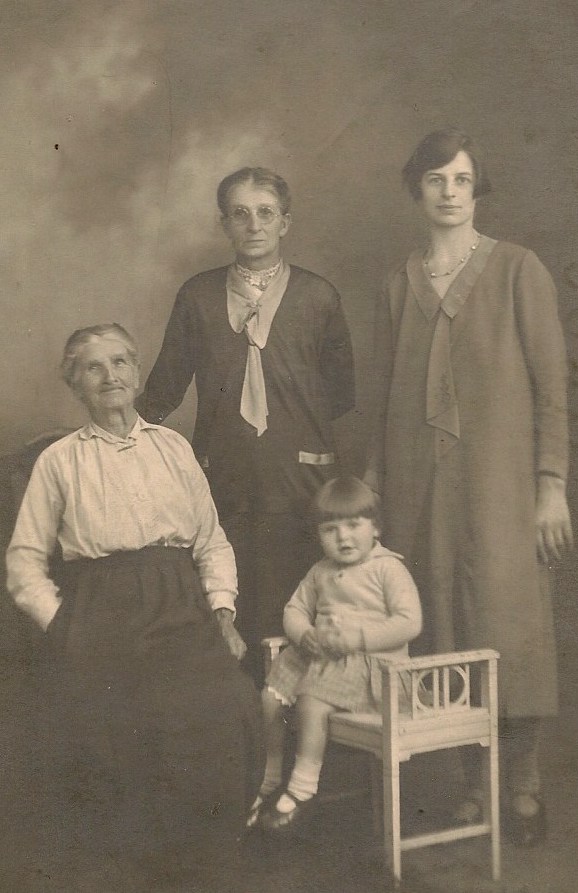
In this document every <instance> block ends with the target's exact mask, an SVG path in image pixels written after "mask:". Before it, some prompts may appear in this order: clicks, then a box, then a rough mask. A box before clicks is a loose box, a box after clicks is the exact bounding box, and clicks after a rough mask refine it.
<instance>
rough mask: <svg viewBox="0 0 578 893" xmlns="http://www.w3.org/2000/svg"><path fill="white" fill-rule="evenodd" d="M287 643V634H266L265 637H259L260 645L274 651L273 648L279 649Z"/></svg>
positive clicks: (266, 649)
mask: <svg viewBox="0 0 578 893" xmlns="http://www.w3.org/2000/svg"><path fill="white" fill-rule="evenodd" d="M288 644H289V639H288V638H287V636H267V638H266V639H261V647H262V648H263V649H264V650H265V651H274V650H275V649H277V650H279V651H280V650H281V648H285V646H286V645H288Z"/></svg>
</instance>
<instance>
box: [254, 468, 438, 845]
mask: <svg viewBox="0 0 578 893" xmlns="http://www.w3.org/2000/svg"><path fill="white" fill-rule="evenodd" d="M313 509H314V516H315V520H316V522H317V529H318V534H319V539H320V541H321V546H322V549H323V552H324V555H325V557H324V558H323V559H322V560H321V561H319V562H317V564H315V565H314V566H313V567H312V568H311V570H310V571H309V572H308V573H307V575H306V576H305V578H304V579H303V580H302V581H301V583H300V584H299V586H298V588H297V590H296V591H295V593H294V594H293V596H292V597H291V599H290V601H289V602H288V603H287V605H286V606H285V611H284V614H283V626H284V629H285V632H286V634H287V636H288V638H289V640H290V644H289V645H288V646H287V648H285V649H284V650H283V651H282V652H281V654H280V655H279V656H278V657H277V658H276V659H275V660H274V661H273V663H272V666H271V670H270V673H269V674H268V676H267V679H266V681H265V687H264V689H263V692H262V702H263V710H264V716H265V733H266V744H267V763H266V769H265V777H264V780H263V784H262V786H261V790H260V792H259V796H258V797H257V799H256V801H255V803H254V805H253V807H252V809H251V813H250V815H249V819H248V821H247V826H248V827H254V826H256V825H257V824H258V825H259V826H260V827H262V828H263V829H265V830H268V831H277V830H279V829H282V828H285V827H286V826H288V825H290V824H291V823H293V822H294V821H295V820H296V819H297V818H298V817H299V815H301V813H302V809H303V804H304V803H305V802H306V801H308V800H310V799H311V798H312V797H313V796H314V795H315V794H316V793H317V787H318V782H319V775H320V772H321V766H322V763H323V756H324V753H325V746H326V743H327V732H328V722H329V717H330V715H331V714H332V713H334V712H335V711H337V710H347V711H356V712H364V713H367V712H370V711H376V710H379V709H381V704H380V697H381V672H380V668H379V663H378V658H381V659H382V660H383V659H388V658H389V659H392V658H397V657H403V656H405V655H407V653H408V649H407V643H408V642H409V641H410V640H411V639H413V638H415V637H416V636H417V635H418V634H419V632H420V631H421V623H422V618H421V608H420V602H419V597H418V593H417V589H416V586H415V583H414V582H413V579H412V577H411V575H410V573H409V572H408V570H407V569H406V568H405V566H404V564H403V563H402V560H401V556H400V555H396V554H395V553H394V552H390V551H389V550H388V549H385V548H384V547H383V546H382V545H381V544H380V543H379V542H378V537H379V534H380V526H379V500H378V497H377V496H376V494H375V493H374V492H373V491H372V490H370V489H369V487H367V486H366V485H365V484H364V483H363V482H362V481H360V480H359V479H358V478H355V477H352V476H345V477H339V478H334V479H333V480H331V481H328V482H327V483H326V484H324V485H323V487H321V489H320V490H319V492H318V493H317V496H316V498H315V500H314V505H313ZM293 704H295V705H296V711H297V739H298V740H297V755H296V760H295V765H294V768H293V772H292V774H291V777H290V779H289V782H288V784H287V789H286V790H285V791H283V792H278V789H279V788H280V785H281V778H282V764H283V744H284V729H285V723H284V715H283V714H284V707H285V706H287V705H293Z"/></svg>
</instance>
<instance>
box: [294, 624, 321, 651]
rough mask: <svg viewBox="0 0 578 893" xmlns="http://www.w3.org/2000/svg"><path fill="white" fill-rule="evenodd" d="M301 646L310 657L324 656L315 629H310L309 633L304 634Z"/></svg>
mask: <svg viewBox="0 0 578 893" xmlns="http://www.w3.org/2000/svg"><path fill="white" fill-rule="evenodd" d="M299 646H300V647H301V648H302V649H303V651H305V653H306V654H308V655H309V657H322V656H323V649H322V648H321V645H320V644H319V640H318V638H317V633H316V632H315V630H314V629H308V630H307V632H305V633H303V635H302V636H301V640H300V642H299Z"/></svg>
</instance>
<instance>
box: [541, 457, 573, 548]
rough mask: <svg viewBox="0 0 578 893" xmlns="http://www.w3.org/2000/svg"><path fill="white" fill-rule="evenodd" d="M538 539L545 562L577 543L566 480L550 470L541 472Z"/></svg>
mask: <svg viewBox="0 0 578 893" xmlns="http://www.w3.org/2000/svg"><path fill="white" fill-rule="evenodd" d="M536 542H537V547H538V555H539V557H540V560H541V561H542V562H543V563H544V564H549V563H551V562H552V561H559V560H560V559H561V558H562V556H563V554H564V553H565V552H566V551H568V550H570V549H571V548H572V547H573V545H574V541H573V536H572V524H571V522H570V512H569V510H568V503H567V501H566V484H565V482H564V481H563V480H562V479H561V478H558V477H554V476H552V475H549V474H540V475H539V476H538V493H537V498H536Z"/></svg>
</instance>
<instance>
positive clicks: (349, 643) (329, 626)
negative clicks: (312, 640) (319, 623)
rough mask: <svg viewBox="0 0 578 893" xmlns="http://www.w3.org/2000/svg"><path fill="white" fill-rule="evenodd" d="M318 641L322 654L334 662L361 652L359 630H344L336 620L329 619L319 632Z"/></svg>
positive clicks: (353, 628)
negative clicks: (347, 655)
mask: <svg viewBox="0 0 578 893" xmlns="http://www.w3.org/2000/svg"><path fill="white" fill-rule="evenodd" d="M319 641H320V643H321V646H322V648H323V651H324V653H325V654H326V655H328V656H329V657H331V658H333V659H334V660H337V659H338V658H340V657H344V656H345V655H346V654H355V652H357V651H361V650H363V643H362V636H361V629H360V628H359V627H351V626H347V627H345V628H344V627H343V626H342V625H341V623H340V622H339V620H338V619H337V618H332V617H330V618H329V619H328V621H327V622H326V623H325V624H324V625H323V628H322V629H320V630H319Z"/></svg>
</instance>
